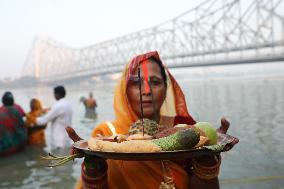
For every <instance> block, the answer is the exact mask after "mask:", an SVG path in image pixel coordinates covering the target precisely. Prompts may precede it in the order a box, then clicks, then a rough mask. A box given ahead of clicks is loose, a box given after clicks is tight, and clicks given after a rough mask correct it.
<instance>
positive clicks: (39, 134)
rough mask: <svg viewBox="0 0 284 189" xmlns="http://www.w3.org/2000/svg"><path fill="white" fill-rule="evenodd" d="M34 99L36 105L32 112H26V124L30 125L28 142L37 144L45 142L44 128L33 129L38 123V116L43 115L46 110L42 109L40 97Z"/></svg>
mask: <svg viewBox="0 0 284 189" xmlns="http://www.w3.org/2000/svg"><path fill="white" fill-rule="evenodd" d="M33 100H34V107H33V109H32V110H31V112H29V113H27V114H26V126H27V127H28V144H31V145H37V144H45V135H44V129H43V128H40V129H33V128H32V127H34V126H35V125H36V118H37V117H39V116H41V115H42V114H43V113H44V112H45V111H44V110H43V109H42V106H41V103H40V101H39V100H38V99H33Z"/></svg>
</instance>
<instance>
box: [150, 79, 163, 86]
mask: <svg viewBox="0 0 284 189" xmlns="http://www.w3.org/2000/svg"><path fill="white" fill-rule="evenodd" d="M150 83H151V84H152V85H160V84H162V82H161V81H159V80H151V81H150Z"/></svg>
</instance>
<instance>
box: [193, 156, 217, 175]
mask: <svg viewBox="0 0 284 189" xmlns="http://www.w3.org/2000/svg"><path fill="white" fill-rule="evenodd" d="M217 159H218V160H217V163H216V165H213V166H204V165H201V164H200V163H198V162H197V161H196V159H195V158H194V159H193V160H192V163H193V173H194V174H195V175H196V176H197V177H198V178H200V179H203V180H211V179H214V178H216V177H218V174H219V171H220V165H221V156H217Z"/></svg>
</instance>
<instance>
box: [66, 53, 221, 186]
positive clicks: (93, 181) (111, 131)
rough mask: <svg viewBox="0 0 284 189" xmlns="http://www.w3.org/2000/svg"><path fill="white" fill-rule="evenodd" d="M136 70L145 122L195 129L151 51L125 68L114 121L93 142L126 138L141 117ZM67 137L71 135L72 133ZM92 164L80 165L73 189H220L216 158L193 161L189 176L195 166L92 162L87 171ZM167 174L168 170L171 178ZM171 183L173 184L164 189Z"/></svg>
mask: <svg viewBox="0 0 284 189" xmlns="http://www.w3.org/2000/svg"><path fill="white" fill-rule="evenodd" d="M138 67H139V70H140V68H141V70H142V71H141V80H143V81H142V82H141V83H142V87H141V88H142V90H141V93H142V106H143V114H144V115H143V118H148V119H152V120H155V121H157V122H158V123H161V122H163V124H165V123H166V122H165V120H168V124H167V126H168V127H173V126H174V125H176V124H178V123H186V124H195V121H194V120H193V118H192V117H191V116H190V114H189V113H188V111H187V106H186V102H185V97H184V94H183V92H182V90H181V88H180V87H179V85H178V83H177V82H176V80H175V79H174V78H173V76H172V75H171V74H170V72H169V71H168V70H167V68H165V66H164V65H163V64H162V62H161V60H160V58H159V55H158V53H157V52H156V51H155V52H149V53H146V54H142V55H139V56H137V57H135V58H134V59H132V61H130V63H129V64H127V65H126V67H125V69H124V71H123V73H122V77H121V79H120V81H119V83H118V85H117V87H116V89H115V96H114V110H115V115H116V118H115V120H114V121H112V122H105V123H101V124H100V125H98V126H97V127H96V128H95V129H94V130H93V132H92V136H93V137H96V136H97V135H103V136H111V135H115V134H128V131H129V128H130V126H131V125H132V124H133V123H134V122H136V121H137V120H138V119H140V118H141V117H142V116H141V115H142V112H141V106H140V105H141V104H140V98H139V97H140V87H139V82H140V79H139V80H137V75H138ZM147 81H149V82H147ZM170 118H172V119H170ZM169 120H172V121H169ZM67 131H68V129H67ZM68 133H69V135H70V132H68ZM71 138H72V139H73V140H74V141H76V140H78V139H80V138H79V137H78V136H77V139H76V137H71ZM86 159H87V161H86ZM90 159H92V158H90V157H86V158H85V164H88V166H87V165H85V164H84V163H83V164H82V176H81V180H80V182H79V183H78V184H77V186H76V188H77V189H82V188H84V189H85V188H109V189H145V188H147V189H159V188H160V189H166V188H171V189H172V188H176V189H188V188H190V189H194V188H199V189H202V188H211V189H212V188H219V183H218V178H217V176H218V172H219V166H220V158H219V157H218V156H217V157H215V156H209V157H207V156H206V157H201V158H199V159H196V160H195V161H194V162H195V163H196V165H199V166H198V167H199V169H198V168H197V166H195V167H196V171H195V170H192V165H193V164H192V162H193V161H187V160H184V161H180V162H173V161H167V162H162V161H123V160H107V161H106V162H104V160H96V162H97V163H96V164H93V166H91V163H90ZM98 162H100V163H98ZM86 167H92V168H90V169H89V168H86ZM106 170H107V171H106ZM165 170H170V176H169V175H167V171H165ZM197 171H199V172H197ZM205 172H206V174H205ZM208 172H209V173H208ZM195 173H196V174H195ZM203 173H204V174H203ZM197 175H198V176H197ZM169 177H170V180H171V181H172V182H171V183H168V184H167V179H168V178H169Z"/></svg>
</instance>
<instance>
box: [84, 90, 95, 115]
mask: <svg viewBox="0 0 284 189" xmlns="http://www.w3.org/2000/svg"><path fill="white" fill-rule="evenodd" d="M81 102H83V104H84V106H85V111H86V112H85V118H90V119H92V118H96V117H97V114H96V108H97V106H98V105H97V102H96V100H95V99H94V98H93V93H92V92H90V93H89V98H81Z"/></svg>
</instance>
